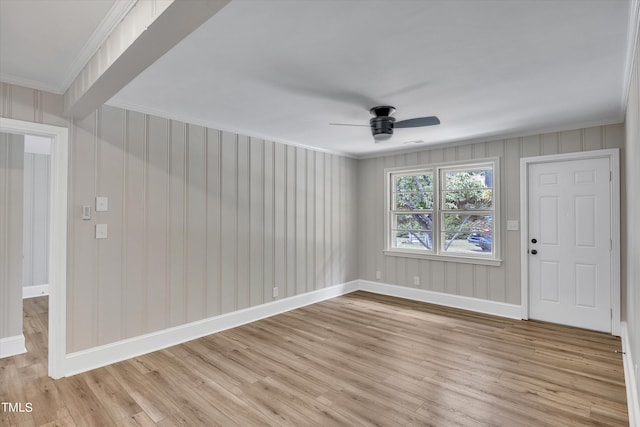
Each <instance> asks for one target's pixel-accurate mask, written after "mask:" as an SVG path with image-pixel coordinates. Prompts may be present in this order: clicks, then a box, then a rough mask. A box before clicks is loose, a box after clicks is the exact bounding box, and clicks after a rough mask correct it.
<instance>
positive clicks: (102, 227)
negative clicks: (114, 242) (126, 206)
mask: <svg viewBox="0 0 640 427" xmlns="http://www.w3.org/2000/svg"><path fill="white" fill-rule="evenodd" d="M106 238H107V224H96V239H106Z"/></svg>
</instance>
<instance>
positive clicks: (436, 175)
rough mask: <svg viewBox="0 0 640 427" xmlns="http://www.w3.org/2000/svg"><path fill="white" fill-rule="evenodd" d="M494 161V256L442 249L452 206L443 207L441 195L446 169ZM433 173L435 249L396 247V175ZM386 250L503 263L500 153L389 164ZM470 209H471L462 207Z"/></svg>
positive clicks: (404, 254)
mask: <svg viewBox="0 0 640 427" xmlns="http://www.w3.org/2000/svg"><path fill="white" fill-rule="evenodd" d="M487 165H490V166H491V167H492V168H493V182H492V184H493V194H492V198H493V218H492V222H493V227H492V232H493V236H492V242H493V243H492V245H493V248H492V249H493V254H492V255H490V256H482V255H479V256H478V255H476V256H470V255H468V254H460V253H457V254H456V253H445V252H444V251H442V243H441V240H442V229H441V219H442V215H443V214H444V213H447V212H450V211H449V210H443V209H441V208H440V205H441V196H442V188H441V180H442V173H443V171H445V170H447V169H459V168H468V169H473V168H478V167H482V166H485V167H486V166H487ZM427 171H429V172H430V173H432V174H433V186H432V187H433V192H434V194H433V199H434V205H433V227H432V228H433V230H432V239H433V249H432V251H429V252H427V251H423V250H420V249H406V248H394V247H392V242H393V240H392V236H391V234H392V231H393V227H392V219H393V215H394V213H395V212H394V211H392V206H393V205H392V203H393V193H394V191H393V177H394V176H396V175H412V174H415V173H420V172H427ZM384 181H385V182H384V190H385V195H384V200H385V202H384V209H385V212H384V250H383V253H384V255H386V256H396V257H405V258H417V259H428V260H437V261H447V262H459V263H468V264H480V265H493V266H499V265H501V263H502V259H501V257H500V255H501V252H500V249H501V240H502V233H501V231H502V223H501V219H500V218H501V215H500V211H501V210H502V205H501V199H500V193H501V188H500V187H501V185H500V184H501V173H500V157H488V158H481V159H471V160H462V161H454V162H438V163H429V164H421V165H414V166H400V167H393V168H386V169H385V170H384ZM486 211H487V210H479V211H478V212H479V213H482V212H485V213H486ZM461 212H468V211H461Z"/></svg>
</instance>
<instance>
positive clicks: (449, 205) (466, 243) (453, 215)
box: [391, 165, 494, 255]
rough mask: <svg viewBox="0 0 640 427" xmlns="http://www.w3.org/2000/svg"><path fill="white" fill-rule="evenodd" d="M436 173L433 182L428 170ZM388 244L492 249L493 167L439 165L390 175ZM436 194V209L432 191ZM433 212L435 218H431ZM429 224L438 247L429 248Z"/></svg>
mask: <svg viewBox="0 0 640 427" xmlns="http://www.w3.org/2000/svg"><path fill="white" fill-rule="evenodd" d="M438 172H439V173H440V176H439V180H438V181H439V182H438V183H437V185H438V187H439V188H436V183H435V182H434V173H438ZM392 185H393V188H392V194H391V196H392V212H391V215H392V217H391V232H392V245H393V246H394V247H395V248H399V249H416V250H421V251H428V252H443V253H458V254H475V255H487V254H491V253H492V251H493V232H492V227H493V210H494V206H493V168H492V165H483V166H480V167H475V168H443V169H441V170H439V171H434V170H424V171H420V173H412V174H404V173H398V174H394V175H393V184H392ZM436 194H438V197H439V198H438V201H439V206H438V210H437V211H436V210H435V208H436V206H435V204H434V197H435V195H436ZM434 215H436V216H437V218H438V219H439V221H438V222H439V223H438V224H434ZM434 225H436V226H437V227H438V229H439V230H437V231H435V232H437V233H439V236H440V242H439V250H436V249H435V248H434V239H433V237H434V235H433V233H434Z"/></svg>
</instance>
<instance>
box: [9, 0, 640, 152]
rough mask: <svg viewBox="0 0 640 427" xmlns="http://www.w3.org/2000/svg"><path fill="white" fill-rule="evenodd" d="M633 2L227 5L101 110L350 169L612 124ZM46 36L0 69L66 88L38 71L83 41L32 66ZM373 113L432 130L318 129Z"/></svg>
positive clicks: (315, 0)
mask: <svg viewBox="0 0 640 427" xmlns="http://www.w3.org/2000/svg"><path fill="white" fill-rule="evenodd" d="M632 1H636V0H555V1H545V0H515V1H505V0H464V1H463V0H422V1H419V0H415V1H406V0H405V1H397V0H396V1H392V0H369V1H362V0H348V1H345V0H341V1H338V0H333V1H332V0H324V1H321V0H303V1H291V0H281V1H276V0H261V1H257V0H233V1H232V2H231V3H230V4H229V5H228V6H226V7H225V8H224V9H223V10H222V11H220V12H218V13H217V14H216V15H214V16H213V18H211V19H210V20H209V21H208V22H206V23H205V24H204V25H202V26H201V27H200V28H199V29H198V30H196V31H195V32H193V33H192V34H191V35H190V36H188V37H187V38H186V39H184V40H183V41H182V42H180V43H179V44H178V45H177V46H176V47H174V48H173V49H172V50H171V51H169V52H168V53H167V54H166V55H165V56H163V57H162V58H160V59H159V60H158V61H157V62H156V63H154V64H153V65H151V66H150V67H149V68H147V69H146V70H145V71H143V72H142V73H141V74H140V75H139V76H138V77H137V78H135V79H134V80H133V81H131V82H130V83H129V85H127V86H126V87H125V88H124V89H123V90H121V91H120V92H119V93H118V94H116V95H115V96H114V97H113V98H112V99H111V100H110V101H109V104H111V105H116V106H121V107H126V108H130V109H133V110H137V111H142V112H148V113H155V114H158V115H161V116H164V117H170V118H175V119H178V120H183V121H187V122H191V123H195V124H202V125H206V126H210V127H214V128H218V129H222V130H228V131H233V132H239V133H243V134H247V135H250V136H256V137H259V138H266V139H270V140H275V141H281V142H287V143H292V144H296V145H303V146H309V147H315V148H318V149H322V150H327V151H330V152H337V153H345V154H349V155H352V156H356V157H361V156H371V155H376V154H382V153H383V152H390V151H395V150H401V149H405V150H407V149H416V148H418V147H424V146H426V145H440V144H446V143H456V142H460V141H476V140H489V139H498V138H504V137H509V136H520V135H526V134H533V133H539V132H543V131H556V130H563V129H571V128H576V127H581V126H588V125H597V124H605V123H616V122H620V121H622V120H623V116H624V105H625V103H626V98H625V94H626V91H627V84H628V73H629V70H630V68H631V67H630V65H631V64H630V55H631V52H632V46H631V41H630V37H632V36H634V35H635V31H637V17H636V16H634V19H631V15H632V13H631V12H632V4H631V3H632ZM12 3H29V2H25V1H23V2H15V1H12V0H0V7H1V8H2V10H0V12H2V13H0V15H2V21H0V25H1V26H2V27H3V28H2V29H1V32H0V35H2V41H1V42H0V49H2V50H1V57H0V59H1V62H2V63H4V62H5V55H6V52H7V49H8V48H7V47H6V45H9V44H11V43H8V42H6V41H5V40H6V37H11V38H12V39H15V38H16V34H22V32H21V30H20V28H16V26H17V25H18V24H17V23H16V22H14V21H15V19H14V16H11V17H6V15H7V13H6V12H7V10H8V9H7V4H12ZM37 3H38V4H60V5H61V7H62V6H65V5H66V6H68V4H70V3H72V4H73V5H74V7H75V6H78V5H80V4H82V5H83V7H82V9H83V10H84V8H85V7H88V6H86V5H88V4H90V5H92V7H93V8H94V9H92V12H94V15H95V16H93V15H92V14H90V13H89V14H88V15H92V16H93V18H92V19H93V22H94V24H93V25H95V22H99V21H100V15H102V16H103V17H104V14H105V12H104V9H105V8H107V9H108V7H109V6H108V4H110V3H113V0H92V1H78V2H73V1H61V0H50V1H41V2H37ZM12 8H16V9H19V8H18V7H17V6H15V5H12ZM54 9H55V8H54ZM12 11H13V9H11V10H9V12H11V13H13V12H12ZM51 13H52V12H51V11H47V14H51ZM33 15H38V16H40V15H39V12H37V11H31V15H27V16H22V17H19V18H20V19H18V21H20V22H26V21H28V19H27V18H29V16H33ZM76 16H77V15H76ZM61 20H63V21H64V19H62V18H61ZM67 21H68V19H67ZM9 22H10V23H11V28H8V29H6V28H5V25H8V23H9ZM34 22H40V23H42V22H47V19H46V16H40V18H38V19H35V21H34ZM74 22H75V21H74ZM56 25H57V23H56ZM61 27H64V26H61ZM55 28H57V26H56V27H55ZM31 31H35V29H33V28H32V29H31ZM61 32H62V33H65V31H61ZM89 33H91V31H89ZM57 37H58V35H57V33H56V32H55V31H49V32H47V33H46V34H44V35H43V34H41V35H40V37H39V38H34V40H33V41H32V42H31V43H30V44H28V45H27V46H26V48H25V49H24V52H26V54H25V53H23V54H21V55H16V54H15V53H13V52H14V51H15V50H16V49H13V48H12V50H11V52H12V53H13V56H11V61H8V63H10V65H11V67H12V68H10V69H9V67H8V66H7V67H6V68H7V70H8V71H11V72H12V73H14V74H15V75H18V76H19V75H21V73H23V74H25V76H24V77H25V78H28V79H31V80H34V81H38V80H42V81H43V82H44V81H45V80H46V79H49V80H48V82H47V84H48V85H50V86H58V87H61V86H64V84H63V82H64V81H66V80H65V79H67V80H68V79H69V77H68V76H62V77H61V76H60V74H64V72H65V70H59V69H58V70H57V71H55V72H54V70H53V67H49V66H48V65H47V64H49V62H51V63H56V58H58V55H61V54H63V53H64V54H66V55H68V56H69V58H70V59H69V60H67V64H68V63H69V62H71V60H72V59H73V56H74V55H76V57H77V46H78V44H79V43H80V42H79V41H78V40H73V41H69V40H67V39H65V40H62V41H61V42H60V43H58V42H57V41H56V43H55V44H56V45H57V46H58V48H59V49H60V51H61V52H60V53H58V54H57V55H48V56H47V57H46V58H41V59H40V60H38V59H37V58H36V59H34V58H33V56H34V55H32V54H31V52H32V51H31V50H30V49H32V48H33V45H35V44H37V43H36V42H37V41H38V40H40V41H41V40H43V38H44V39H47V40H49V39H57ZM85 41H86V40H85ZM53 42H54V41H50V42H49V41H48V42H47V44H49V43H53ZM67 43H68V44H67ZM71 44H73V46H75V47H72V46H70V45H71ZM80 44H81V43H80ZM74 49H75V50H76V53H73V52H72V53H71V54H70V53H69V52H71V51H73V50H74ZM52 57H53V58H52ZM60 62H62V61H57V63H58V65H60V64H59V63H60ZM49 69H51V71H50V72H49ZM0 70H1V71H2V72H3V73H4V72H5V65H4V64H3V65H2V67H1V68H0ZM8 71H7V72H8ZM376 105H393V106H395V107H396V108H397V112H396V118H397V119H398V120H403V119H408V118H412V117H419V116H430V115H437V116H438V117H439V118H440V120H441V122H442V124H441V125H439V126H433V127H427V128H416V129H397V130H396V132H395V135H394V137H393V138H392V139H391V140H389V141H387V142H383V143H378V144H375V143H374V142H373V138H372V137H371V133H370V130H369V128H368V127H343V126H330V125H329V123H331V122H338V123H353V124H364V125H366V124H368V120H369V118H370V114H369V111H368V110H369V108H371V107H373V106H376ZM412 141H423V142H422V143H421V144H420V145H419V146H418V145H416V144H414V143H412ZM407 142H409V144H407Z"/></svg>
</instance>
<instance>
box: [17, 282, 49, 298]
mask: <svg viewBox="0 0 640 427" xmlns="http://www.w3.org/2000/svg"><path fill="white" fill-rule="evenodd" d="M45 295H49V285H34V286H23V287H22V299H26V298H35V297H42V296H45Z"/></svg>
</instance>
